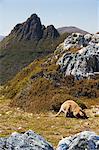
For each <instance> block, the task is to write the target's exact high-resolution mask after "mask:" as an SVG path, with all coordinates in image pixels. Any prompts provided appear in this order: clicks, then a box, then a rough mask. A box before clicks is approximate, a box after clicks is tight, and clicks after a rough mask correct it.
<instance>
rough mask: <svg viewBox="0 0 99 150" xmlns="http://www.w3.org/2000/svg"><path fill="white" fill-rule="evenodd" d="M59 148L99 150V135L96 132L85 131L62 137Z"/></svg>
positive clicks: (58, 149)
mask: <svg viewBox="0 0 99 150" xmlns="http://www.w3.org/2000/svg"><path fill="white" fill-rule="evenodd" d="M57 150H99V136H98V135H96V134H95V133H94V132H90V131H84V132H81V133H78V134H76V135H74V136H70V137H66V138H64V139H62V140H61V141H60V142H59V144H58V147H57Z"/></svg>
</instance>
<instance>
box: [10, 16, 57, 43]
mask: <svg viewBox="0 0 99 150" xmlns="http://www.w3.org/2000/svg"><path fill="white" fill-rule="evenodd" d="M11 34H15V36H14V37H15V40H18V41H21V40H34V41H35V40H36V41H39V40H40V39H42V38H44V39H45V38H53V39H54V38H56V37H58V36H59V33H58V31H57V30H56V29H55V27H54V26H53V25H49V26H48V27H47V28H46V27H45V26H44V25H42V24H41V20H40V18H39V17H38V15H37V14H32V15H31V16H30V17H29V18H28V19H27V20H26V21H25V22H23V23H21V24H17V25H16V26H15V27H14V29H13V30H12V31H11Z"/></svg>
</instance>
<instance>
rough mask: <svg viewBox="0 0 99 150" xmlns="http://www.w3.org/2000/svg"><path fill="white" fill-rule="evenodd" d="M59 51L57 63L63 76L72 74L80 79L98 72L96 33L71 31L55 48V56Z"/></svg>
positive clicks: (97, 38) (98, 36)
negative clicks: (83, 33)
mask: <svg viewBox="0 0 99 150" xmlns="http://www.w3.org/2000/svg"><path fill="white" fill-rule="evenodd" d="M73 50H77V51H74V52H73ZM59 53H60V54H61V57H59V56H58V57H59V59H58V61H57V64H58V65H60V70H61V72H62V73H63V74H64V75H65V76H67V75H74V76H75V78H76V79H81V78H84V77H85V78H86V77H90V76H94V75H96V74H99V35H98V34H96V35H90V34H86V35H82V34H79V33H73V34H72V35H71V36H69V37H68V38H67V39H66V40H65V41H64V43H63V44H61V48H60V47H58V48H57V50H56V56H57V55H59Z"/></svg>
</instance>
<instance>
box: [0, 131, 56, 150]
mask: <svg viewBox="0 0 99 150" xmlns="http://www.w3.org/2000/svg"><path fill="white" fill-rule="evenodd" d="M12 149H13V150H53V147H52V145H51V144H50V143H48V142H47V141H46V140H45V139H44V138H43V137H41V136H40V135H38V134H36V133H35V132H33V131H31V130H29V131H27V132H25V133H24V134H19V133H17V132H15V133H12V135H11V136H10V137H8V138H0V150H12Z"/></svg>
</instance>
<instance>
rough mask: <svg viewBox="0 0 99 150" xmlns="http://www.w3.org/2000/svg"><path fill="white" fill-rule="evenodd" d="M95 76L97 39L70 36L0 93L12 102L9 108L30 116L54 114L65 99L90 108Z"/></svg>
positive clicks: (98, 81)
mask: <svg viewBox="0 0 99 150" xmlns="http://www.w3.org/2000/svg"><path fill="white" fill-rule="evenodd" d="M82 39H83V40H82ZM98 73H99V36H98V35H90V34H87V35H85V36H84V35H82V34H78V33H77V34H74V33H73V34H72V35H70V36H68V37H67V38H66V40H65V41H64V42H63V43H61V44H60V45H59V46H58V47H57V49H56V50H55V51H54V53H52V54H50V55H48V56H46V57H44V58H39V59H37V60H35V61H34V62H32V63H31V64H30V65H29V66H27V67H26V68H24V69H23V70H22V71H21V72H20V73H18V74H17V75H16V77H14V78H13V80H11V81H9V82H8V84H6V85H5V86H4V89H3V91H2V94H4V95H5V96H6V97H7V98H11V99H12V101H11V103H10V106H11V107H12V106H13V107H20V108H21V109H23V110H24V111H28V112H33V113H34V112H35V113H36V112H45V111H50V110H55V111H57V110H59V107H60V104H61V103H63V102H64V101H65V100H67V99H73V100H75V101H77V103H79V104H80V105H81V107H84V108H85V105H84V104H83V103H85V104H86V105H87V106H88V107H90V105H94V104H95V103H97V104H98V103H99V75H98Z"/></svg>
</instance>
